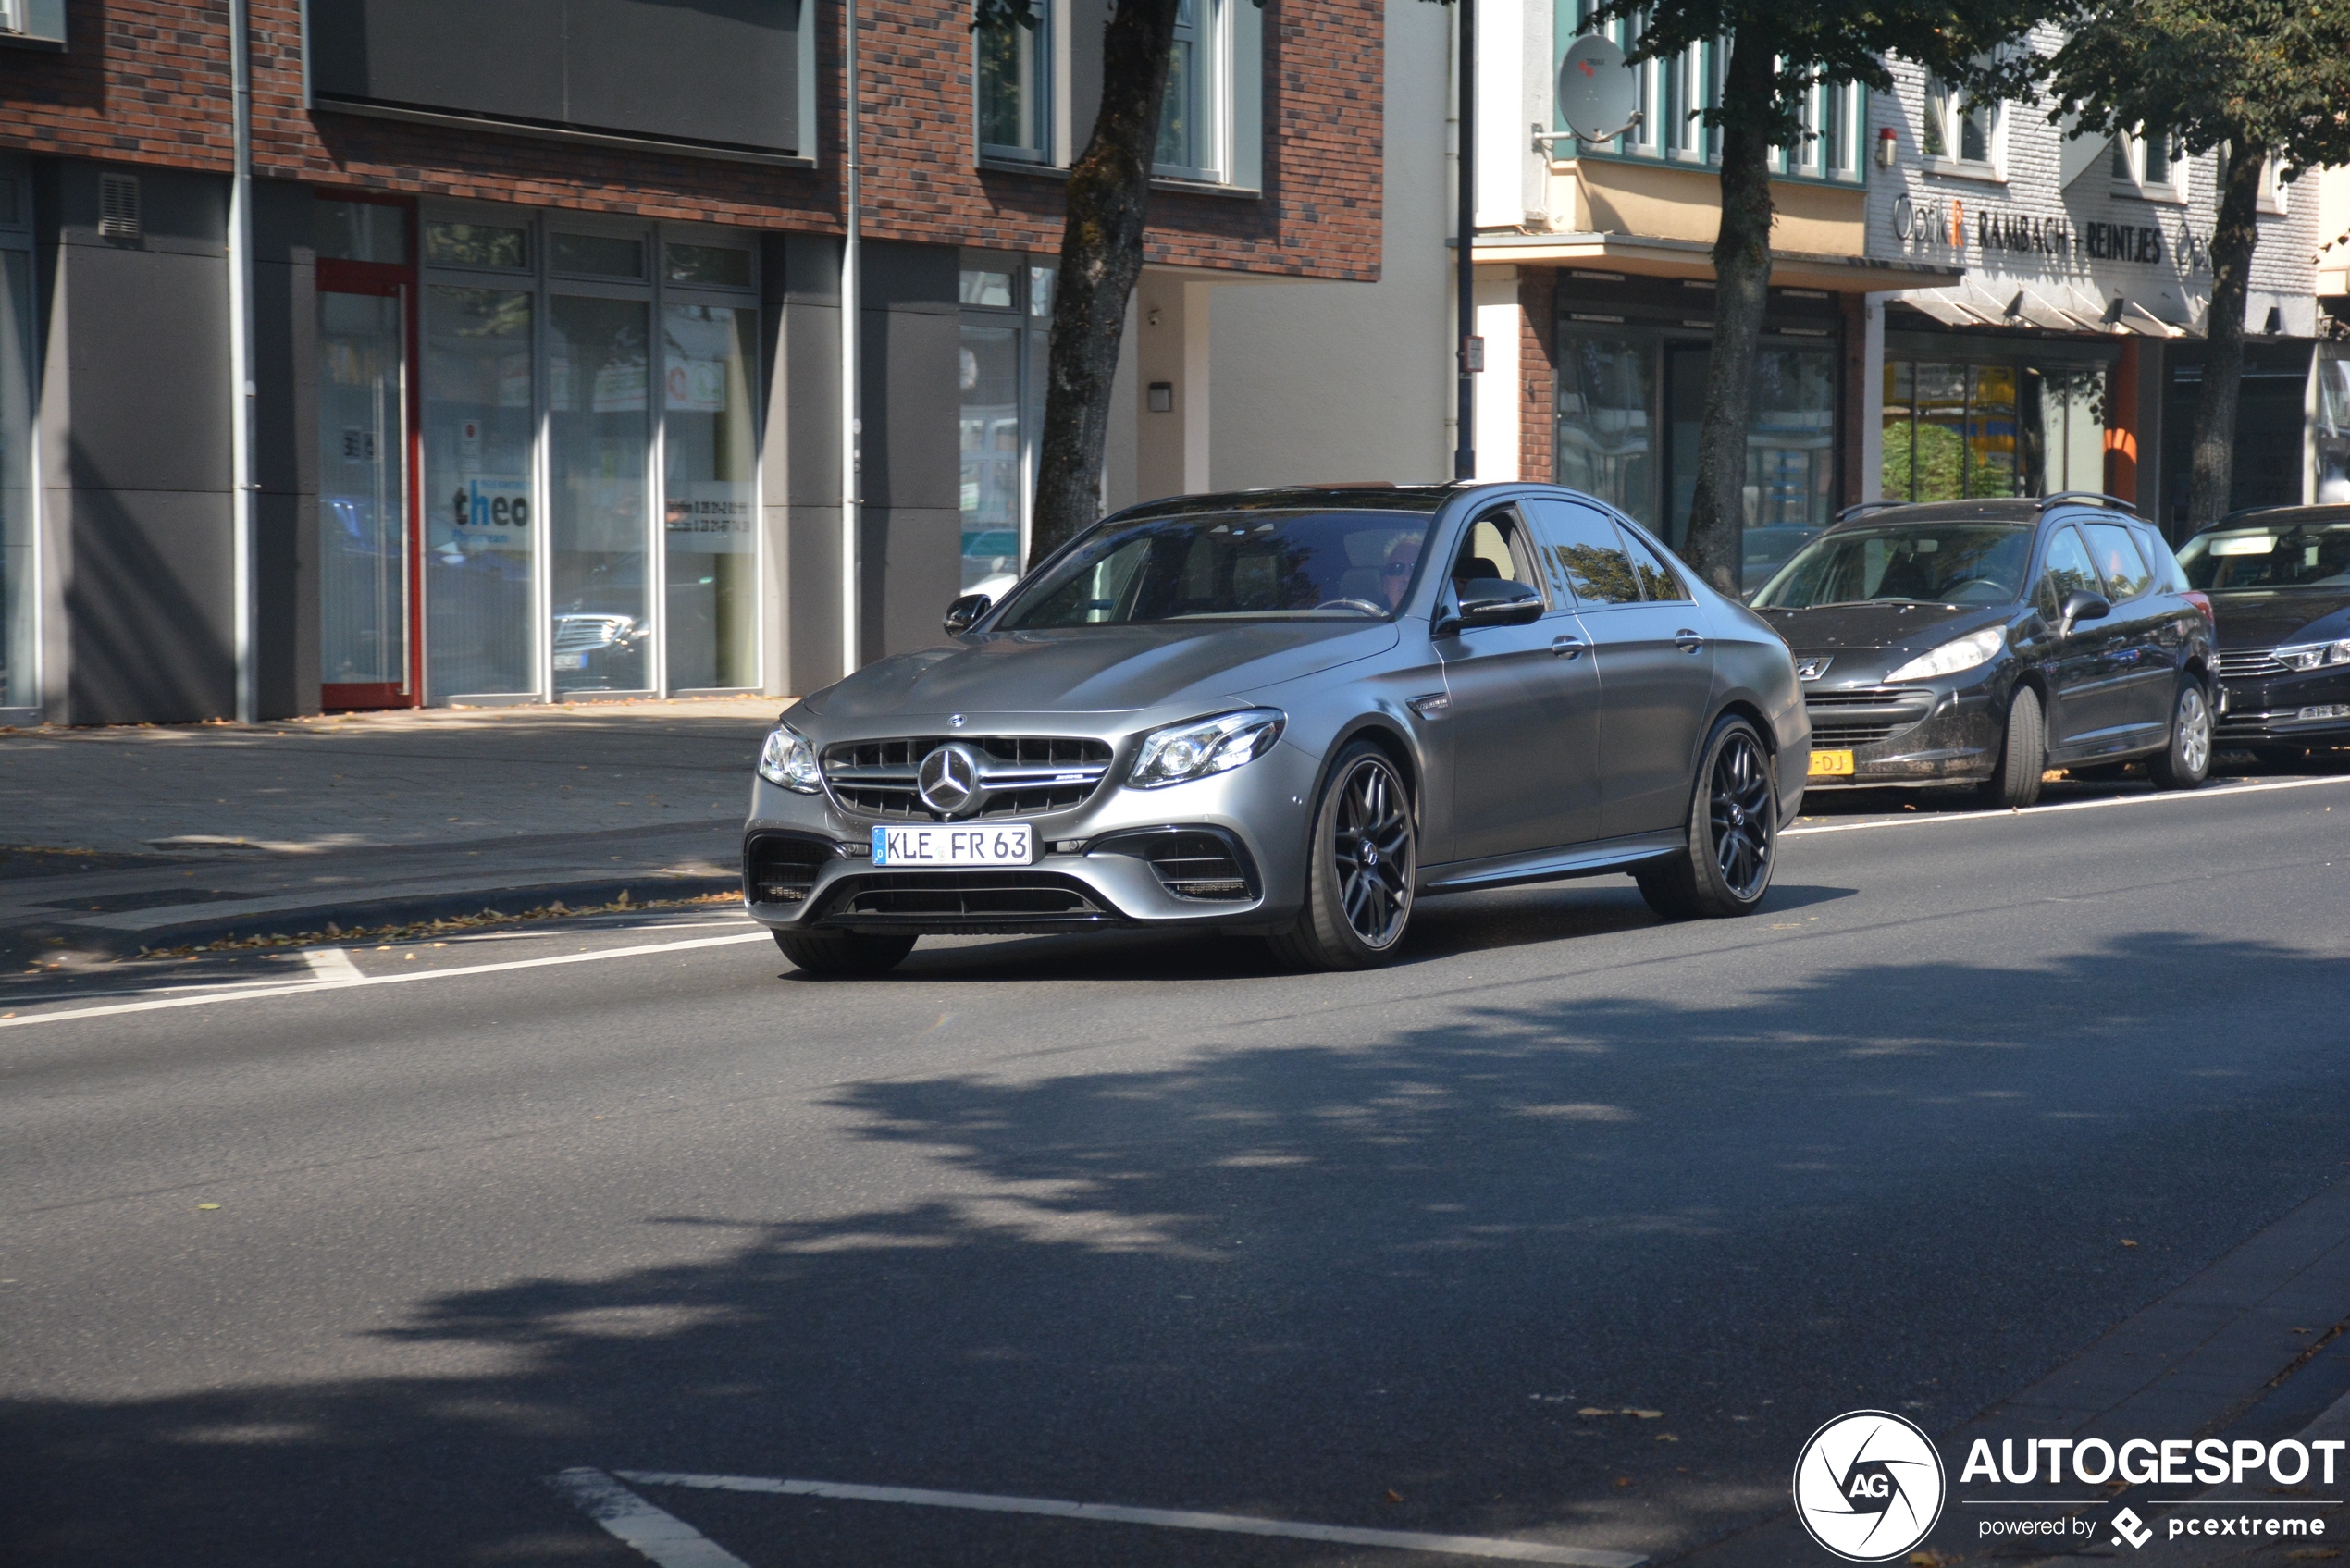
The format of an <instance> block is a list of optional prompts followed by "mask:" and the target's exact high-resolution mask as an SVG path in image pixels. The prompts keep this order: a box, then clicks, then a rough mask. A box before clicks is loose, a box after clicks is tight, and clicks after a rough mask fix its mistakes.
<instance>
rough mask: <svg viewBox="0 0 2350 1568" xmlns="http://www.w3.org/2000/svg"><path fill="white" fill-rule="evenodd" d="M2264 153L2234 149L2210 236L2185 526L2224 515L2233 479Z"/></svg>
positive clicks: (2262, 150)
mask: <svg viewBox="0 0 2350 1568" xmlns="http://www.w3.org/2000/svg"><path fill="white" fill-rule="evenodd" d="M2268 161H2269V150H2268V149H2267V148H2265V147H2247V146H2242V145H2237V146H2231V147H2230V148H2229V149H2228V177H2227V181H2226V183H2225V184H2224V185H2223V186H2222V187H2221V189H2220V221H2219V223H2218V225H2217V226H2216V227H2214V228H2213V229H2212V230H2211V309H2210V312H2209V313H2208V315H2206V316H2205V318H2204V320H2205V326H2204V336H2205V352H2204V356H2203V395H2202V396H2201V397H2199V398H2197V399H2196V400H2195V466H2194V470H2193V473H2192V475H2191V476H2190V477H2189V479H2188V481H2187V519H2186V525H2187V526H2188V527H2189V528H2200V527H2202V526H2203V525H2205V524H2206V523H2216V522H2218V521H2219V520H2220V516H2221V515H2222V514H2224V513H2225V512H2227V511H2228V494H2229V490H2230V488H2231V487H2232V480H2233V478H2234V476H2235V447H2236V392H2237V389H2239V388H2240V387H2241V386H2242V385H2243V384H2244V296H2245V287H2246V286H2247V285H2248V284H2249V283H2250V281H2251V278H2252V250H2253V247H2254V246H2256V245H2257V244H2258V243H2259V242H2260V217H2259V212H2260V175H2261V172H2262V169H2263V167H2265V166H2266V165H2267V163H2268Z"/></svg>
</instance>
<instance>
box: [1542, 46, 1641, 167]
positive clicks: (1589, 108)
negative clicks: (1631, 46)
mask: <svg viewBox="0 0 2350 1568" xmlns="http://www.w3.org/2000/svg"><path fill="white" fill-rule="evenodd" d="M1639 102H1640V94H1639V78H1637V77H1635V76H1634V75H1633V74H1632V72H1631V71H1630V70H1628V69H1626V68H1625V64H1624V51H1623V50H1622V49H1621V48H1619V47H1617V46H1616V43H1615V41H1614V39H1612V38H1606V37H1603V36H1602V35H1601V34H1599V33H1596V32H1587V33H1585V34H1584V35H1583V36H1582V37H1580V38H1578V39H1577V40H1576V41H1575V42H1574V43H1573V44H1572V45H1570V46H1569V47H1568V49H1567V51H1566V58H1565V59H1563V60H1561V61H1560V62H1559V80H1558V117H1559V118H1560V120H1561V121H1563V122H1564V123H1565V126H1566V128H1567V129H1568V130H1572V131H1574V132H1575V134H1576V135H1577V136H1579V137H1581V138H1582V139H1583V140H1584V141H1586V142H1613V141H1614V140H1615V139H1616V138H1617V137H1619V136H1621V135H1623V134H1624V133H1625V132H1626V131H1627V130H1631V129H1632V128H1633V127H1634V126H1636V125H1638V124H1639V123H1640V110H1639Z"/></svg>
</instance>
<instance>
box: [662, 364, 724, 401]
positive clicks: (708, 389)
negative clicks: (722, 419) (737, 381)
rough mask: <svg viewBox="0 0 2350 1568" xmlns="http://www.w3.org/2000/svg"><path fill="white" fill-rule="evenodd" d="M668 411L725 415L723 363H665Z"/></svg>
mask: <svg viewBox="0 0 2350 1568" xmlns="http://www.w3.org/2000/svg"><path fill="white" fill-rule="evenodd" d="M669 411H670V412H671V413H672V414H724V413H725V412H726V362H725V361H724V360H717V359H684V358H680V357H678V356H676V355H674V354H673V355H672V356H671V357H670V361H669Z"/></svg>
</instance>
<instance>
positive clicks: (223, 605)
mask: <svg viewBox="0 0 2350 1568" xmlns="http://www.w3.org/2000/svg"><path fill="white" fill-rule="evenodd" d="M45 500H46V502H47V504H48V505H49V506H51V507H53V508H61V509H63V510H64V512H65V513H66V515H67V517H68V528H69V529H70V532H71V535H72V539H73V569H72V577H71V580H70V581H69V582H68V584H67V586H66V593H65V610H66V616H67V620H68V625H69V627H70V630H69V633H68V645H69V653H68V657H69V658H70V660H71V669H70V673H68V677H67V703H68V714H69V717H70V722H73V723H76V724H130V723H140V722H155V723H182V722H190V721H192V720H197V719H212V718H220V717H224V716H227V715H229V714H233V713H234V712H235V711H236V706H237V668H236V644H235V640H234V637H233V635H232V633H231V630H230V628H231V625H232V624H233V622H234V604H235V592H236V585H235V582H234V578H233V575H232V567H231V563H230V560H229V497H228V496H227V494H226V493H217V494H198V493H191V492H188V491H168V490H101V489H75V490H63V489H52V490H50V491H48V492H47V493H46V497H45Z"/></svg>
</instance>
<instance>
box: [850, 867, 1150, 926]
mask: <svg viewBox="0 0 2350 1568" xmlns="http://www.w3.org/2000/svg"><path fill="white" fill-rule="evenodd" d="M837 889H838V891H837V893H836V894H835V896H833V897H831V898H829V899H827V900H826V903H827V906H828V907H826V908H825V909H824V910H823V916H824V918H825V919H827V920H840V919H845V918H848V917H853V916H858V915H878V916H883V917H897V918H900V919H907V920H922V919H929V920H976V921H986V920H1005V921H1023V920H1055V919H1058V920H1105V919H1107V918H1109V912H1108V911H1107V910H1106V909H1104V908H1103V907H1101V906H1100V905H1099V904H1096V903H1095V902H1094V900H1093V898H1092V897H1091V896H1090V895H1089V894H1088V890H1087V888H1086V886H1085V884H1084V883H1081V882H1079V881H1078V880H1077V879H1076V878H1074V877H1065V876H1058V875H1055V874H1054V873H1052V872H1049V871H1043V872H1040V871H1020V870H1015V871H952V872H941V871H872V872H868V873H866V874H864V875H861V876H852V877H847V878H844V879H843V880H842V881H841V882H840V883H838V884H837Z"/></svg>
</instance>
